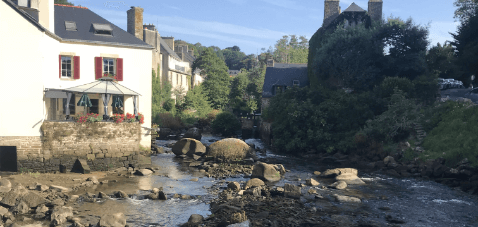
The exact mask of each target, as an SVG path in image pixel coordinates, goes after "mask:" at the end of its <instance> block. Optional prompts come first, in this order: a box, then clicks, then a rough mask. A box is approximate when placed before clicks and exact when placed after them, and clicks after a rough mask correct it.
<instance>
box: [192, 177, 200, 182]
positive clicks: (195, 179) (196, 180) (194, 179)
mask: <svg viewBox="0 0 478 227" xmlns="http://www.w3.org/2000/svg"><path fill="white" fill-rule="evenodd" d="M190 181H194V182H198V181H199V179H197V178H191V180H190Z"/></svg>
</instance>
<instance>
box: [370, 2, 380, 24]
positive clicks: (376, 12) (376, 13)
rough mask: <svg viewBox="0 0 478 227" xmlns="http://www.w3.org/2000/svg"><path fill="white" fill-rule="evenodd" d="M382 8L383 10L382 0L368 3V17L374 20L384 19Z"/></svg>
mask: <svg viewBox="0 0 478 227" xmlns="http://www.w3.org/2000/svg"><path fill="white" fill-rule="evenodd" d="M382 8H383V1H382V0H369V1H368V15H370V18H372V20H380V19H382Z"/></svg>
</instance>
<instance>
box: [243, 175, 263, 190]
mask: <svg viewBox="0 0 478 227" xmlns="http://www.w3.org/2000/svg"><path fill="white" fill-rule="evenodd" d="M263 185H265V184H264V181H262V180H261V179H258V178H252V179H250V180H248V181H247V182H246V186H244V189H245V190H247V189H248V188H252V187H259V186H263Z"/></svg>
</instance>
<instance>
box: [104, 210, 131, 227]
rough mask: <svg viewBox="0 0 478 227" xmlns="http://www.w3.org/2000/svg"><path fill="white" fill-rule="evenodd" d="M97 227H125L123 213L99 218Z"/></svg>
mask: <svg viewBox="0 0 478 227" xmlns="http://www.w3.org/2000/svg"><path fill="white" fill-rule="evenodd" d="M98 226H99V227H125V226H126V216H125V215H124V214H123V213H116V214H106V215H103V216H101V218H100V221H99V222H98Z"/></svg>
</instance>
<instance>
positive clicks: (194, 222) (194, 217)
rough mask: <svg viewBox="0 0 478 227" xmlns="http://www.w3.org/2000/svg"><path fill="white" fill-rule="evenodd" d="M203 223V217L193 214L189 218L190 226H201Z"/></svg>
mask: <svg viewBox="0 0 478 227" xmlns="http://www.w3.org/2000/svg"><path fill="white" fill-rule="evenodd" d="M203 221H204V217H203V216H202V215H199V214H192V215H191V216H190V217H189V220H188V224H189V225H193V226H194V225H199V224H201V223H202V222H203Z"/></svg>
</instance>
